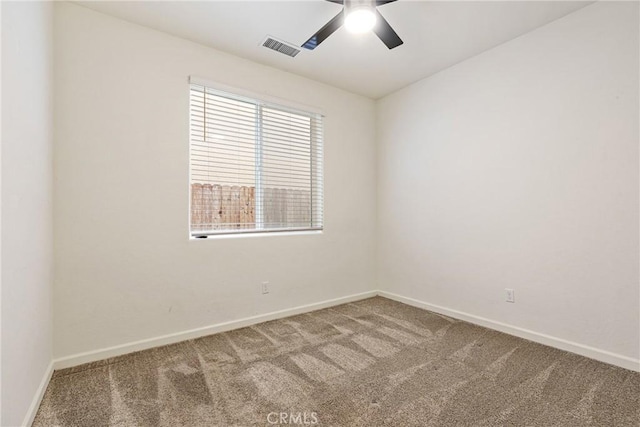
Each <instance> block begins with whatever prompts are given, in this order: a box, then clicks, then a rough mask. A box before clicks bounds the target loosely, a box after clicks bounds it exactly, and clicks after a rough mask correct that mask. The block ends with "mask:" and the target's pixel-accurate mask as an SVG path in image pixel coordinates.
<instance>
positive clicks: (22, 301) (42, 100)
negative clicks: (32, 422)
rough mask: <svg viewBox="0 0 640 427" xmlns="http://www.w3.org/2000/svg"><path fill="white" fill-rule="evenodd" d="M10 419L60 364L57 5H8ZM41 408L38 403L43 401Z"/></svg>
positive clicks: (6, 348)
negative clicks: (55, 249)
mask: <svg viewBox="0 0 640 427" xmlns="http://www.w3.org/2000/svg"><path fill="white" fill-rule="evenodd" d="M1 7H2V179H1V182H2V193H1V194H2V199H1V200H2V205H1V206H2V208H1V210H2V212H1V217H2V298H1V300H2V391H3V393H2V402H1V405H2V418H1V420H0V424H2V425H3V426H15V425H20V424H22V422H23V420H25V416H26V415H27V412H28V411H29V408H30V405H32V402H33V399H34V396H36V397H37V394H38V388H39V386H40V384H41V382H42V381H43V377H44V376H45V375H46V374H47V371H48V368H49V365H50V363H51V359H52V314H51V288H52V258H53V257H52V253H51V249H52V236H53V234H52V233H53V227H52V207H51V201H52V191H51V188H52V166H53V163H52V131H51V128H52V127H51V123H52V114H51V94H52V82H51V80H52V75H51V73H52V57H51V54H52V49H53V47H52V37H51V36H52V24H53V16H52V8H53V6H52V4H50V3H41V2H33V3H21V2H2V6H1ZM36 403H37V402H36Z"/></svg>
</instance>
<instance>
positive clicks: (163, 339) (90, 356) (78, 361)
mask: <svg viewBox="0 0 640 427" xmlns="http://www.w3.org/2000/svg"><path fill="white" fill-rule="evenodd" d="M376 295H377V292H376V291H368V292H363V293H360V294H354V295H349V296H346V297H341V298H335V299H331V300H326V301H322V302H318V303H314V304H307V305H302V306H298V307H294V308H288V309H285V310H280V311H274V312H271V313H266V314H260V315H257V316H252V317H245V318H243V319H237V320H232V321H229V322H223V323H217V324H215V325H210V326H205V327H202V328H196V329H191V330H188V331H183V332H176V333H173V334H168V335H163V336H160V337H155V338H149V339H144V340H140V341H135V342H130V343H127V344H122V345H117V346H113V347H108V348H102V349H99V350H94V351H89V352H85V353H79V354H74V355H71V356H67V357H62V358H59V359H55V360H54V362H53V367H54V368H55V369H64V368H70V367H73V366H77V365H82V364H84V363H89V362H96V361H98V360H104V359H108V358H110V357H116V356H122V355H124V354H128V353H133V352H135V351H141V350H148V349H150V348H154V347H159V346H163V345H167V344H175V343H177V342H180V341H185V340H190V339H194V338H200V337H204V336H207V335H211V334H217V333H220V332H226V331H230V330H233V329H239V328H244V327H247V326H251V325H255V324H257V323H262V322H267V321H269V320H275V319H281V318H283V317H289V316H294V315H296V314H302V313H308V312H310V311H315V310H320V309H323V308H327V307H333V306H335V305H340V304H346V303H348V302H353V301H359V300H362V299H366V298H371V297H374V296H376Z"/></svg>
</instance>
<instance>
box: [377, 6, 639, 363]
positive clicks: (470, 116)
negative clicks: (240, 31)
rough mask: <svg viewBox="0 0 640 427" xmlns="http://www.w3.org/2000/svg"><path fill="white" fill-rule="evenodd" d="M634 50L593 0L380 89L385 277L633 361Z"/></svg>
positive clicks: (628, 21) (441, 301)
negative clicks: (399, 86)
mask: <svg viewBox="0 0 640 427" xmlns="http://www.w3.org/2000/svg"><path fill="white" fill-rule="evenodd" d="M638 50H639V44H638V4H637V3H597V4H594V5H590V6H588V7H586V8H584V9H582V10H579V11H578V12H576V13H573V14H570V15H568V16H566V17H564V18H562V19H560V20H558V21H555V22H553V23H550V24H548V25H546V26H544V27H541V28H539V29H537V30H535V31H533V32H531V33H528V34H525V35H523V36H521V37H519V38H517V39H514V40H512V41H510V42H508V43H506V44H504V45H501V46H499V47H497V48H494V49H492V50H490V51H487V52H485V53H483V54H480V55H478V56H476V57H474V58H471V59H469V60H467V61H465V62H462V63H460V64H458V65H456V66H454V67H452V68H450V69H447V70H445V71H442V72H440V73H438V74H436V75H434V76H432V77H429V78H427V79H424V80H422V81H419V82H417V83H415V84H413V85H411V86H409V87H407V88H405V89H403V90H401V91H399V92H396V93H394V94H392V95H390V96H388V97H386V98H384V99H382V100H381V101H380V102H379V104H378V110H377V114H378V122H377V123H378V139H379V153H378V158H379V164H378V167H379V177H378V180H379V193H378V215H379V221H378V226H379V241H378V248H379V251H378V265H379V266H380V269H379V284H380V286H381V287H382V288H383V289H385V290H387V291H390V292H393V293H397V294H400V295H403V296H406V297H410V298H414V299H417V300H420V301H424V302H428V303H431V304H435V305H439V306H443V307H447V308H451V309H454V310H458V311H462V312H464V313H468V314H471V315H475V316H480V317H484V318H487V319H490V320H493V321H498V322H503V323H506V324H509V325H512V326H517V327H520V328H526V329H529V330H533V331H535V332H538V333H543V334H548V335H551V336H554V337H557V338H560V339H564V340H569V341H573V342H575V343H578V344H582V345H586V346H592V347H595V348H597V349H600V350H605V351H609V352H613V353H617V354H619V355H622V356H626V357H629V358H635V359H637V358H638V356H639V354H638V351H639V347H640V343H639V336H640V331H639V324H640V318H639V301H640V300H639V289H638V288H639V284H638V283H639V282H638V280H639V278H638V256H639V249H638V232H639V230H638V192H639V189H638V124H639V123H638V120H639V119H638V114H639V111H638V101H639V100H638ZM505 288H514V289H515V291H516V303H515V304H508V303H506V302H505V301H504V300H505V292H504V289H505Z"/></svg>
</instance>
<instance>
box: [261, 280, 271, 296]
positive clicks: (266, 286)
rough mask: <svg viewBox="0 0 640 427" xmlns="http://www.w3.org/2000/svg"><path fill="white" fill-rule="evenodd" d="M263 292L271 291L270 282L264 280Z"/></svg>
mask: <svg viewBox="0 0 640 427" xmlns="http://www.w3.org/2000/svg"><path fill="white" fill-rule="evenodd" d="M262 293H263V294H268V293H269V282H262Z"/></svg>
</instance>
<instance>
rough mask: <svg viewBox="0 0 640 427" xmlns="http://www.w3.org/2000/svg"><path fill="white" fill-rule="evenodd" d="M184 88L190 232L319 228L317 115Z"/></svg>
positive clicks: (319, 124) (319, 128)
mask: <svg viewBox="0 0 640 427" xmlns="http://www.w3.org/2000/svg"><path fill="white" fill-rule="evenodd" d="M190 86H191V89H190V90H191V96H190V186H191V188H190V191H191V209H190V233H191V236H192V237H199V238H203V237H206V236H209V235H216V234H229V233H256V232H273V231H294V230H322V219H323V218H322V217H323V212H322V210H323V186H322V116H321V115H320V114H317V113H312V112H307V111H300V110H296V109H292V108H288V107H285V106H282V105H275V104H272V103H267V102H263V101H260V100H256V99H250V98H247V97H244V96H238V95H234V94H231V93H226V92H222V91H219V90H216V89H213V88H210V87H207V86H205V85H201V84H197V83H194V81H193V80H192V82H191V85H190Z"/></svg>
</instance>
